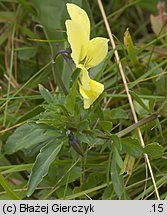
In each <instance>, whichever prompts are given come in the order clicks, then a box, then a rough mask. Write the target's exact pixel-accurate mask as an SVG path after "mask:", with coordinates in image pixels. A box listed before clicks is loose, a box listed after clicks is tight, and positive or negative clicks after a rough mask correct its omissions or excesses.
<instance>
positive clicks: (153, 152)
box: [144, 142, 164, 159]
mask: <svg viewBox="0 0 167 216" xmlns="http://www.w3.org/2000/svg"><path fill="white" fill-rule="evenodd" d="M144 152H145V153H146V154H148V156H149V157H150V158H151V159H157V158H160V157H161V156H162V155H163V153H164V148H163V147H162V146H161V145H160V144H159V143H156V142H155V143H150V144H148V145H146V146H145V148H144Z"/></svg>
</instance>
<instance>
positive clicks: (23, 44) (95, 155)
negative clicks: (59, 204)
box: [0, 0, 167, 200]
mask: <svg viewBox="0 0 167 216" xmlns="http://www.w3.org/2000/svg"><path fill="white" fill-rule="evenodd" d="M67 2H72V3H74V4H77V5H79V6H80V7H82V8H83V9H84V10H85V11H87V13H88V15H89V17H90V19H91V25H92V28H91V36H92V37H94V36H103V37H107V38H108V35H107V31H106V29H105V26H104V22H103V19H102V16H101V13H100V10H99V7H98V4H97V1H95V0H93V1H91V0H90V1H89V0H75V1H74V0H73V1H66V0H63V1H58V0H47V1H45V0H30V1H27V0H1V1H0V27H1V28H0V129H1V131H0V199H1V200H3V199H90V198H91V199H100V200H101V199H156V195H155V191H154V187H153V183H152V179H151V177H150V173H149V170H148V167H147V164H146V162H145V160H144V154H145V153H147V154H148V155H149V159H150V162H151V167H152V169H153V174H154V177H155V181H156V185H157V188H158V191H159V194H160V198H161V199H167V157H166V149H167V144H166V142H167V141H166V140H167V136H166V119H167V118H166V116H167V106H166V96H167V94H166V93H167V77H166V67H167V59H166V56H167V36H166V35H167V27H166V23H164V25H162V27H161V28H162V30H161V31H160V32H159V34H156V33H157V32H156V31H155V29H154V28H153V25H155V26H156V27H157V26H159V25H158V24H156V23H155V22H156V21H154V23H152V24H151V21H150V15H151V14H153V15H157V14H158V11H157V7H156V6H157V3H158V1H157V0H149V1H145V0H136V1H135V0H131V1H130V0H129V1H126V0H123V1H122V0H117V1H114V0H110V1H108V0H105V1H102V2H103V4H104V8H105V11H106V13H107V16H108V21H109V23H110V27H111V31H112V33H113V34H114V37H115V41H116V44H117V49H118V51H119V54H120V57H121V62H122V64H123V67H124V69H125V71H126V77H127V80H128V83H129V85H128V86H129V89H130V93H131V95H132V98H133V101H134V105H135V109H136V113H137V115H138V118H139V120H143V119H144V121H145V119H146V121H145V124H144V125H142V126H141V131H142V135H143V138H144V142H145V145H146V147H145V148H141V146H140V142H139V138H138V135H137V133H136V130H134V129H135V128H136V126H135V125H134V120H133V117H132V114H131V109H130V106H129V103H128V100H127V95H126V93H125V91H124V86H123V84H122V80H121V76H120V74H119V69H118V66H117V64H116V63H115V58H114V55H113V49H112V47H111V44H109V53H108V56H107V58H106V59H105V61H103V62H102V63H101V64H100V65H98V66H97V67H95V68H93V69H91V77H92V78H93V79H96V80H99V81H100V82H102V83H104V85H105V93H104V94H103V95H102V96H101V97H100V98H99V99H98V100H97V101H96V102H95V103H94V105H93V106H92V107H91V109H89V110H84V109H83V101H82V99H81V97H80V96H79V94H78V93H77V91H76V77H77V72H78V71H73V70H74V66H73V63H72V62H71V61H70V60H67V59H66V60H64V58H63V56H61V55H60V56H59V57H58V58H57V59H56V65H55V64H53V61H52V59H53V58H54V56H55V55H56V52H57V51H58V50H62V49H66V48H67V47H69V45H68V43H67V37H66V32H65V25H64V23H65V20H66V19H68V14H67V11H66V3H67ZM166 11H167V10H166ZM127 28H129V32H130V35H129V36H127V37H125V31H126V29H127ZM162 34H163V35H162ZM165 34H166V35H165ZM124 41H126V42H127V43H124ZM55 66H56V67H55ZM58 73H59V75H60V76H61V79H62V81H63V83H64V85H65V87H66V88H67V90H68V96H65V95H64V94H63V92H62V89H61V84H60V82H59V80H58V77H57V75H56V74H58ZM39 84H41V85H39ZM150 116H151V118H150ZM152 116H153V118H152ZM154 117H155V118H154ZM150 119H151V120H150ZM129 126H132V128H131V129H130V130H129V132H128V133H126V134H124V135H120V132H121V131H122V130H123V129H125V128H127V127H129ZM68 129H70V130H72V131H73V133H74V137H77V140H79V143H80V146H81V149H82V151H84V153H85V155H84V157H81V156H80V155H79V154H78V153H77V152H76V151H75V150H76V149H74V148H72V147H71V146H70V145H69V139H68V137H67V135H66V132H67V130H68Z"/></svg>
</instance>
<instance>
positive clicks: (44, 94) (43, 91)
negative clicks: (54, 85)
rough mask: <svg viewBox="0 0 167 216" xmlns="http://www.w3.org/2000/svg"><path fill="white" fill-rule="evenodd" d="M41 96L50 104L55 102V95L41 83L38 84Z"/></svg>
mask: <svg viewBox="0 0 167 216" xmlns="http://www.w3.org/2000/svg"><path fill="white" fill-rule="evenodd" d="M38 87H39V91H40V94H41V96H42V97H43V98H44V100H45V101H46V102H47V103H48V104H49V103H52V102H53V97H52V95H51V93H50V92H49V91H48V89H46V88H44V87H43V86H42V85H41V84H39V85H38Z"/></svg>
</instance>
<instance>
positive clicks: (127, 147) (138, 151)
mask: <svg viewBox="0 0 167 216" xmlns="http://www.w3.org/2000/svg"><path fill="white" fill-rule="evenodd" d="M121 144H122V147H123V149H124V151H125V152H126V153H128V154H129V155H131V156H133V157H140V156H141V155H142V153H143V148H142V147H141V145H140V143H139V141H138V140H137V139H135V138H132V137H126V138H122V139H121Z"/></svg>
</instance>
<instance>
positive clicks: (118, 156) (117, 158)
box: [113, 146, 123, 168]
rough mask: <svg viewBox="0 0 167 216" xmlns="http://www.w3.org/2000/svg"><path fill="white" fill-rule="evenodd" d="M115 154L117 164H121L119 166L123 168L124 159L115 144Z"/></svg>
mask: <svg viewBox="0 0 167 216" xmlns="http://www.w3.org/2000/svg"><path fill="white" fill-rule="evenodd" d="M113 155H114V159H115V161H116V163H117V165H118V166H119V168H121V167H122V164H123V161H122V158H121V156H120V154H119V151H118V149H117V148H116V146H113Z"/></svg>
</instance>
